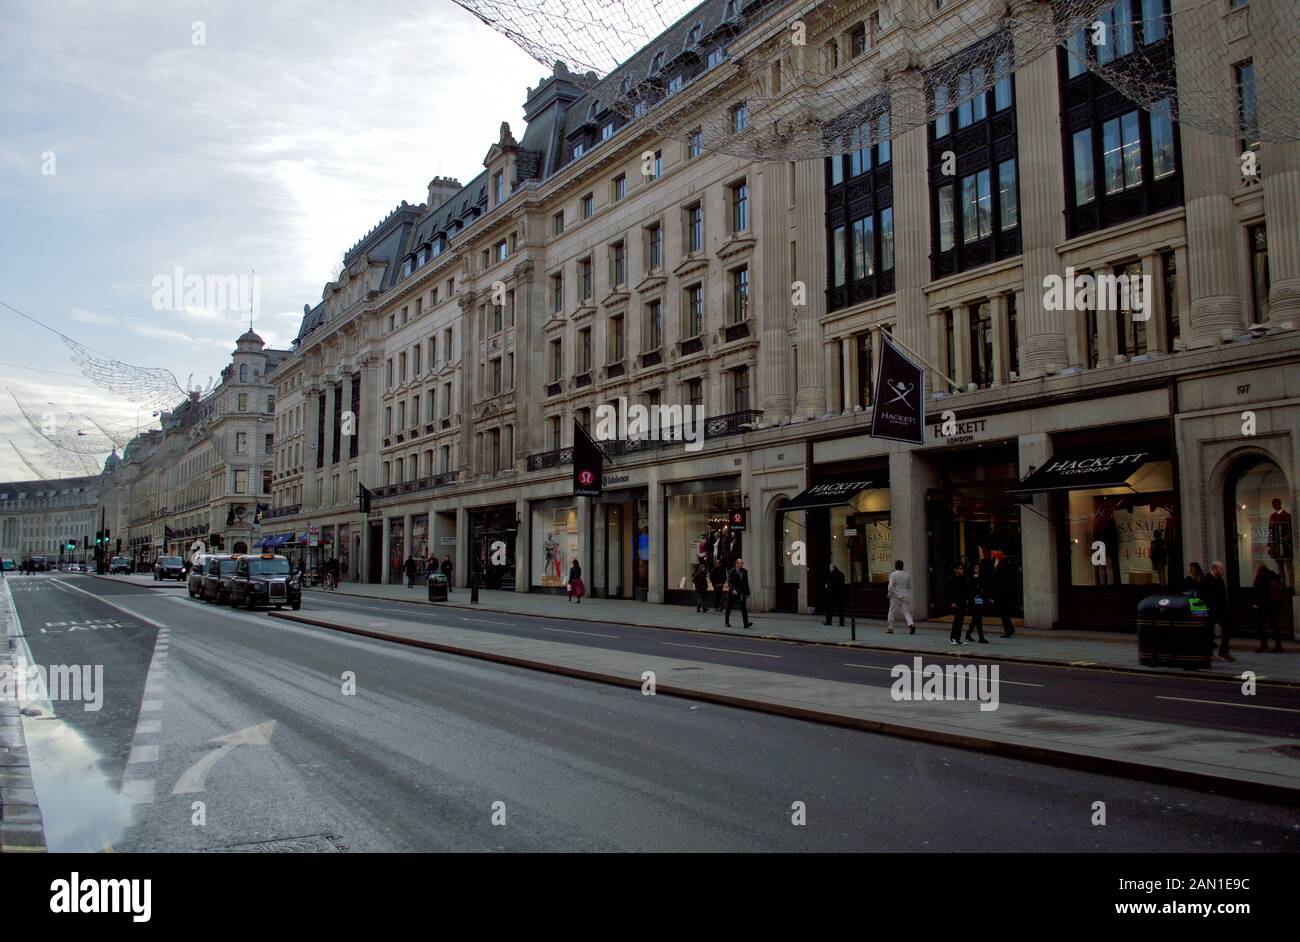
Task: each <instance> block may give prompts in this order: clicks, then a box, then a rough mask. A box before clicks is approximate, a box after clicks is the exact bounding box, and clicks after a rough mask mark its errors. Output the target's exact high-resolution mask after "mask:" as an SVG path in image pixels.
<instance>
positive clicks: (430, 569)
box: [402, 553, 456, 592]
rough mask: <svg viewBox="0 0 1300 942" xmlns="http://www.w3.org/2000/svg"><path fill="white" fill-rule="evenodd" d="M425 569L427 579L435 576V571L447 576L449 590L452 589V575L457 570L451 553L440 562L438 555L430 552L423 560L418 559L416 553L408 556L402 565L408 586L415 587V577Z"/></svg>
mask: <svg viewBox="0 0 1300 942" xmlns="http://www.w3.org/2000/svg"><path fill="white" fill-rule="evenodd" d="M422 570H423V572H424V576H425V578H426V579H429V578H431V577H432V576H433V574H434V573H436V572H440V573H442V574H443V575H444V576H446V577H447V591H448V592H450V591H451V589H452V575H453V573H454V572H455V571H456V566H455V564H454V563H453V562H452V561H451V554H450V553H448V554H446V555H445V556H443V558H442V562H441V563H440V562H438V556H437V554H435V553H430V554H429V555H428V556H426V557H424V559H423V560H420V559H417V558H416V557H415V556H414V555H411V556H408V557H406V562H405V563H404V564H403V566H402V571H403V572H404V573H405V574H406V587H407V588H408V589H414V588H415V577H416V576H418V575H419V574H420V572H421V571H422Z"/></svg>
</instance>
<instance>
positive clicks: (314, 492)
mask: <svg viewBox="0 0 1300 942" xmlns="http://www.w3.org/2000/svg"><path fill="white" fill-rule="evenodd" d="M321 389H322V387H321V386H319V385H316V384H312V385H310V386H308V387H307V388H306V389H305V390H304V391H303V405H304V406H306V408H305V409H303V412H304V413H305V421H306V424H307V427H306V429H304V431H305V433H306V439H307V445H309V446H310V447H307V448H304V449H303V456H302V463H303V468H302V477H303V482H302V483H303V494H304V496H305V498H306V499H305V500H304V501H303V503H304V504H306V505H307V507H308V508H311V509H312V510H317V509H319V508H320V507H321V505H322V504H324V502H325V495H324V494H322V493H320V490H319V489H318V488H317V487H316V471H317V469H316V456H317V455H321V454H324V448H325V442H323V441H317V440H316V430H317V429H318V428H320V393H321ZM326 424H328V423H326ZM228 447H229V448H230V450H231V451H233V450H234V448H233V445H232V446H228ZM232 457H233V456H232ZM327 457H328V456H327ZM304 509H306V508H304Z"/></svg>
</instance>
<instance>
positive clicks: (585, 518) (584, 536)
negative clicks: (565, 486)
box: [564, 497, 596, 595]
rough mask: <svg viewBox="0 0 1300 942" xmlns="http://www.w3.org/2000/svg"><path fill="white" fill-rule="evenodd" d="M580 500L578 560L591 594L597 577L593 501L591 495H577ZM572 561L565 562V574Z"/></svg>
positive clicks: (578, 500)
mask: <svg viewBox="0 0 1300 942" xmlns="http://www.w3.org/2000/svg"><path fill="white" fill-rule="evenodd" d="M574 500H576V501H577V502H578V508H577V509H578V562H579V564H581V566H582V576H583V581H584V582H586V583H587V594H588V595H590V594H591V587H592V583H593V582H594V581H595V578H596V559H595V547H594V545H593V542H594V541H593V540H592V535H591V518H592V506H591V505H592V501H593V498H591V497H575V498H574ZM570 563H571V561H566V562H565V569H564V571H565V574H566V575H567V574H568V571H569V570H568V566H569V565H570Z"/></svg>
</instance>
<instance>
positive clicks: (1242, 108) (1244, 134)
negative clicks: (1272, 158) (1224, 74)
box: [1232, 59, 1259, 151]
mask: <svg viewBox="0 0 1300 942" xmlns="http://www.w3.org/2000/svg"><path fill="white" fill-rule="evenodd" d="M1232 72H1233V77H1234V79H1235V80H1236V86H1237V134H1238V135H1239V137H1240V139H1241V149H1242V151H1248V150H1252V151H1255V150H1259V107H1258V104H1257V102H1256V99H1255V65H1254V63H1253V62H1251V60H1249V59H1247V60H1246V61H1245V62H1238V63H1237V64H1236V65H1234V66H1233V67H1232Z"/></svg>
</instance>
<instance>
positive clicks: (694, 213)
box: [686, 203, 704, 254]
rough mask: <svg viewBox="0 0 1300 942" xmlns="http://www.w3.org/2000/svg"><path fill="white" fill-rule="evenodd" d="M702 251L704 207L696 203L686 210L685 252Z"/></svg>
mask: <svg viewBox="0 0 1300 942" xmlns="http://www.w3.org/2000/svg"><path fill="white" fill-rule="evenodd" d="M703 250H704V205H703V204H702V203H696V204H694V205H693V206H688V207H687V208H686V251H687V252H690V253H692V254H693V253H695V252H700V251H703Z"/></svg>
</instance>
